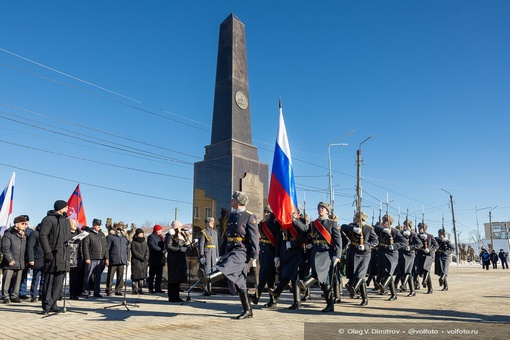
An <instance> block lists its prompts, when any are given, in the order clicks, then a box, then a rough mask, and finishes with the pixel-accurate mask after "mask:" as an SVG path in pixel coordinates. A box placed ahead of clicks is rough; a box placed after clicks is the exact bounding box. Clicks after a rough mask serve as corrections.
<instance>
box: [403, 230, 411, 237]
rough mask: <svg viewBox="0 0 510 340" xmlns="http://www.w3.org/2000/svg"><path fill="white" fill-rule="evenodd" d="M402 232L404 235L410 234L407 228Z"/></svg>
mask: <svg viewBox="0 0 510 340" xmlns="http://www.w3.org/2000/svg"><path fill="white" fill-rule="evenodd" d="M402 234H404V236H405V237H409V235H411V232H410V231H409V230H404V232H403V233H402Z"/></svg>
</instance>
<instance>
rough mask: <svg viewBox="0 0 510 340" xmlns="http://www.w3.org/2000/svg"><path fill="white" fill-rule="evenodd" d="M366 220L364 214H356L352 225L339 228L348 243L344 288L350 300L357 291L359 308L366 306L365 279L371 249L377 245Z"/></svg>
mask: <svg viewBox="0 0 510 340" xmlns="http://www.w3.org/2000/svg"><path fill="white" fill-rule="evenodd" d="M360 216H361V217H360ZM367 218H368V216H367V214H365V213H364V212H362V211H360V212H356V214H355V215H354V219H353V223H350V224H343V225H342V226H341V229H342V231H343V232H344V233H345V234H346V236H347V238H348V239H349V241H350V242H349V249H348V250H347V258H346V261H347V263H346V276H347V279H348V280H349V281H348V282H347V284H346V285H345V286H346V287H347V289H348V290H349V295H350V298H351V299H353V298H354V297H355V295H356V294H357V293H358V291H359V293H360V295H361V303H360V306H366V305H367V304H368V295H367V284H366V282H365V277H366V275H367V272H368V269H369V266H370V258H371V257H372V249H373V248H375V247H377V245H378V244H379V238H378V237H377V234H376V233H375V231H374V228H373V227H372V226H370V225H368V224H367V223H366V221H367Z"/></svg>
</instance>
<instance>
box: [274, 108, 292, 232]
mask: <svg viewBox="0 0 510 340" xmlns="http://www.w3.org/2000/svg"><path fill="white" fill-rule="evenodd" d="M279 104H280V119H279V121H278V136H277V138H276V146H275V149H274V158H273V169H272V172H271V183H270V186H269V197H268V202H269V205H270V206H271V209H272V210H273V213H274V215H275V217H276V219H277V220H278V222H280V225H281V226H282V227H283V228H284V229H287V228H288V227H290V226H291V225H292V213H293V212H297V210H298V209H297V207H298V203H297V195H296V184H295V182H294V170H293V168H292V157H291V155H290V147H289V141H288V139H287V131H286V130H285V122H284V121H283V113H282V102H281V100H280V103H279Z"/></svg>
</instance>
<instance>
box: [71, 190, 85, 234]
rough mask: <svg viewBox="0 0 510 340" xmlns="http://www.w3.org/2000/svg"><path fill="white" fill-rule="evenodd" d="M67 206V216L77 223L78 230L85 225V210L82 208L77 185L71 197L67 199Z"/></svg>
mask: <svg viewBox="0 0 510 340" xmlns="http://www.w3.org/2000/svg"><path fill="white" fill-rule="evenodd" d="M67 205H68V206H69V210H68V211H67V216H68V217H69V218H70V219H72V220H76V222H77V223H78V228H81V227H83V226H85V225H87V218H86V217H85V209H84V208H83V201H82V199H81V192H80V185H79V184H78V186H77V187H76V189H74V192H73V194H72V195H71V197H69V200H68V201H67Z"/></svg>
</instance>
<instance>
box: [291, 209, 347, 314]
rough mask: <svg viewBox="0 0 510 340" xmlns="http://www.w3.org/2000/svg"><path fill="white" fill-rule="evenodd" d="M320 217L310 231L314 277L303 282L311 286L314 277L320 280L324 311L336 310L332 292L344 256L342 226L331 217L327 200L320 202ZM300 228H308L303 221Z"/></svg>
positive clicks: (318, 210) (304, 284) (306, 286)
mask: <svg viewBox="0 0 510 340" xmlns="http://www.w3.org/2000/svg"><path fill="white" fill-rule="evenodd" d="M317 212H318V214H319V217H318V218H317V219H316V220H315V221H313V222H312V223H311V224H310V226H309V233H310V235H311V237H312V240H313V248H312V277H313V279H311V278H310V279H306V280H305V282H303V283H302V286H303V287H304V288H309V287H310V286H311V285H312V284H313V282H314V279H315V280H317V281H319V284H320V286H321V289H322V291H323V292H324V298H325V299H326V304H327V305H326V308H324V309H323V310H322V311H323V312H326V313H327V312H334V311H335V301H334V296H333V292H332V284H333V282H332V281H333V274H334V268H335V266H336V265H337V263H338V262H340V258H341V256H342V236H341V233H340V227H339V226H338V224H337V223H336V222H335V221H334V220H331V219H329V216H328V215H329V213H330V212H331V206H330V205H329V204H327V203H326V202H320V203H319V204H318V205H317ZM296 225H297V226H299V228H300V229H302V230H304V229H308V226H306V225H304V224H303V223H296Z"/></svg>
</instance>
